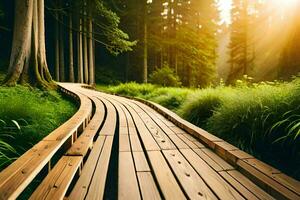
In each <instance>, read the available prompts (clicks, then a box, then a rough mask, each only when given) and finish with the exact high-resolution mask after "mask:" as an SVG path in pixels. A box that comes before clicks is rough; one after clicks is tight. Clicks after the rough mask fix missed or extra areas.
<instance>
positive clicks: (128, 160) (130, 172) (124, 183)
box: [118, 152, 141, 199]
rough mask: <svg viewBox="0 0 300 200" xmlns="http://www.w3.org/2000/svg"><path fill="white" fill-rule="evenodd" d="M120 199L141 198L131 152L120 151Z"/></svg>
mask: <svg viewBox="0 0 300 200" xmlns="http://www.w3.org/2000/svg"><path fill="white" fill-rule="evenodd" d="M118 180H119V181H118V199H141V197H140V192H139V186H138V182H137V176H136V173H135V168H134V164H133V158H132V155H131V152H119V178H118Z"/></svg>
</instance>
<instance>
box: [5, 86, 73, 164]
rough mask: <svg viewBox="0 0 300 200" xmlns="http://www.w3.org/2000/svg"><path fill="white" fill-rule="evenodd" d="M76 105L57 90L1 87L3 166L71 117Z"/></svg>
mask: <svg viewBox="0 0 300 200" xmlns="http://www.w3.org/2000/svg"><path fill="white" fill-rule="evenodd" d="M75 111H76V107H75V106H74V105H73V104H72V103H70V102H69V101H67V100H65V99H64V98H63V97H62V96H61V95H60V94H59V93H57V92H55V91H40V90H38V89H31V88H27V87H23V86H16V87H0V119H1V121H0V155H2V156H0V163H2V165H1V166H0V169H1V168H2V167H4V166H6V165H7V164H9V163H10V162H11V161H12V160H13V159H15V158H17V157H18V156H19V155H21V154H23V153H24V152H25V151H26V150H28V149H29V148H31V147H32V146H33V145H34V144H35V143H37V142H38V141H40V140H41V139H42V138H43V137H45V136H46V135H47V134H49V133H50V132H51V131H52V130H54V129H55V128H57V127H58V126H59V125H61V124H62V123H63V122H65V121H66V120H67V119H68V118H70V117H71V116H72V115H73V114H74V112H75Z"/></svg>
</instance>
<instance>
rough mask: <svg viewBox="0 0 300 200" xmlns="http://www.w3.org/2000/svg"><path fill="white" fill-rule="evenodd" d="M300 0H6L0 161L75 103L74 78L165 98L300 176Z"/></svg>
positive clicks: (1, 4) (1, 31)
mask: <svg viewBox="0 0 300 200" xmlns="http://www.w3.org/2000/svg"><path fill="white" fill-rule="evenodd" d="M299 8H300V0H14V1H12V0H1V1H0V81H1V86H0V172H1V170H3V169H5V168H6V167H7V166H9V165H10V164H11V163H12V162H14V161H15V160H17V159H18V157H19V156H21V155H22V154H23V153H25V152H26V151H27V150H29V149H30V148H31V147H32V146H33V145H34V144H36V143H38V142H39V141H40V140H42V139H43V138H44V137H45V136H47V135H48V134H49V133H50V132H51V131H53V130H54V129H56V128H57V127H59V126H60V125H62V124H63V123H64V122H65V121H67V119H69V118H70V117H71V116H73V115H74V114H75V112H76V110H78V108H79V107H80V106H79V105H78V103H77V104H76V103H75V102H74V101H72V100H71V98H68V97H66V96H65V95H64V94H63V93H62V92H60V91H59V86H58V83H59V82H70V83H81V84H87V85H89V87H93V88H94V89H97V90H98V91H102V92H105V93H109V94H117V95H122V96H127V97H130V98H137V99H144V100H148V101H151V102H155V103H158V104H159V105H162V106H163V107H165V108H167V109H169V110H171V111H172V112H174V113H176V114H177V115H178V116H180V117H181V118H183V119H185V120H187V121H188V122H190V123H192V124H194V125H196V126H198V127H200V128H202V129H204V130H206V131H208V132H209V133H212V134H213V135H215V136H217V137H219V138H221V139H223V140H225V141H227V142H228V143H230V144H232V145H234V146H236V147H238V148H239V149H241V150H243V151H245V152H247V153H249V154H251V155H253V156H255V157H256V158H258V159H260V160H262V161H263V162H266V163H267V164H269V165H271V166H273V167H275V168H277V169H279V170H281V171H282V172H284V173H286V174H287V175H289V176H291V177H293V178H295V179H297V180H300V168H299V166H300V78H299V76H300V13H299ZM45 119H47V120H45ZM25 196H26V194H25ZM0 199H1V198H0Z"/></svg>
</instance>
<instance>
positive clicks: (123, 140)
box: [119, 135, 131, 152]
mask: <svg viewBox="0 0 300 200" xmlns="http://www.w3.org/2000/svg"><path fill="white" fill-rule="evenodd" d="M119 151H120V152H123V151H127V152H130V151H131V150H130V143H129V136H128V135H119Z"/></svg>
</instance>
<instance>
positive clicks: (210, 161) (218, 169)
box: [194, 149, 224, 172]
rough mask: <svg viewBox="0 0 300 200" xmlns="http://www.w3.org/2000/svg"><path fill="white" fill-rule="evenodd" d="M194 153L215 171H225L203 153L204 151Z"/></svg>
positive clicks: (199, 150) (196, 150) (197, 150)
mask: <svg viewBox="0 0 300 200" xmlns="http://www.w3.org/2000/svg"><path fill="white" fill-rule="evenodd" d="M194 151H195V152H196V153H197V154H198V156H200V158H202V160H204V161H205V162H206V163H207V164H208V165H209V166H211V167H212V168H213V169H214V170H215V171H217V172H219V171H223V170H224V169H223V168H222V167H221V166H220V165H219V164H218V163H217V162H215V161H214V160H213V159H212V158H211V157H209V156H208V155H207V154H206V153H204V152H203V149H194Z"/></svg>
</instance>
